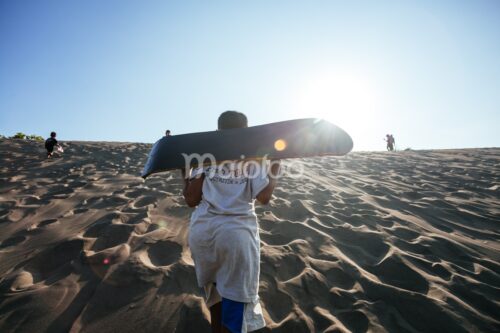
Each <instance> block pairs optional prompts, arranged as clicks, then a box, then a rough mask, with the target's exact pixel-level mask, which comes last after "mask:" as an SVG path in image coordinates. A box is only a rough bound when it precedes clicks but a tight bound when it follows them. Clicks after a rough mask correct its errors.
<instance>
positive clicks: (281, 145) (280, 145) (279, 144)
mask: <svg viewBox="0 0 500 333" xmlns="http://www.w3.org/2000/svg"><path fill="white" fill-rule="evenodd" d="M274 149H276V150H277V151H283V150H285V149H286V141H285V140H282V139H278V140H276V142H274Z"/></svg>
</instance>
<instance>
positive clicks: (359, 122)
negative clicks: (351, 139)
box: [299, 73, 379, 136]
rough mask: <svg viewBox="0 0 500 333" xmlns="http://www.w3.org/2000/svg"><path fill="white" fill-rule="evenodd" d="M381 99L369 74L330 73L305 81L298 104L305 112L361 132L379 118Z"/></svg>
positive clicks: (346, 128) (302, 111)
mask: <svg viewBox="0 0 500 333" xmlns="http://www.w3.org/2000/svg"><path fill="white" fill-rule="evenodd" d="M378 103H379V96H378V93H377V91H376V89H375V86H374V84H373V83H372V82H370V80H369V79H368V78H366V77H364V76H359V75H354V74H339V73H328V74H322V75H321V76H318V77H316V78H313V79H311V80H309V81H307V82H306V84H305V86H304V88H303V89H302V90H301V92H300V103H299V104H300V112H301V115H302V116H307V117H309V116H312V117H318V118H323V119H325V120H328V121H331V122H332V123H334V124H336V125H339V126H340V127H342V128H344V129H345V130H347V131H351V132H353V131H354V132H357V133H356V134H357V135H358V136H359V135H361V136H362V135H363V133H364V131H363V129H367V128H368V127H369V126H372V125H373V123H374V122H375V121H376V118H377V115H376V112H377V108H378ZM352 134H354V133H352Z"/></svg>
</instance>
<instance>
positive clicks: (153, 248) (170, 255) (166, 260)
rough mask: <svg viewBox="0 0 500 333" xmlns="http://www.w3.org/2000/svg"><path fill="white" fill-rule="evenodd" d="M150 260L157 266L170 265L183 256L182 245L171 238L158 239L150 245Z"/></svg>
mask: <svg viewBox="0 0 500 333" xmlns="http://www.w3.org/2000/svg"><path fill="white" fill-rule="evenodd" d="M147 253H148V257H149V260H150V261H151V263H152V264H153V265H155V266H168V265H171V264H173V263H175V262H177V261H178V260H179V259H180V258H181V254H182V245H180V244H179V243H176V242H172V241H169V240H163V241H158V242H156V243H154V244H151V245H149V248H148V250H147Z"/></svg>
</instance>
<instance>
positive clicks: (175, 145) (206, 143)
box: [142, 118, 353, 178]
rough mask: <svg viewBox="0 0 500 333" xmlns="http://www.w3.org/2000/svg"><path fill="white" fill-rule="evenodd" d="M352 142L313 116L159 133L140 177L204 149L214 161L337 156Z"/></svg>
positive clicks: (180, 165) (182, 162) (181, 164)
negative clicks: (177, 132) (186, 132)
mask: <svg viewBox="0 0 500 333" xmlns="http://www.w3.org/2000/svg"><path fill="white" fill-rule="evenodd" d="M279 140H281V141H279ZM283 143H284V144H283ZM352 146H353V142H352V139H351V137H350V136H349V134H347V133H346V132H345V131H344V130H342V129H341V128H340V127H337V126H335V125H333V124H331V123H329V122H327V121H325V120H320V119H315V118H307V119H296V120H288V121H281V122H277V123H271V124H267V125H259V126H252V127H247V128H236V129H226V130H220V131H212V132H200V133H192V134H181V135H173V136H168V137H163V138H162V139H160V140H158V141H157V142H156V143H155V144H154V145H153V148H152V149H151V152H150V153H149V157H148V160H147V162H146V165H145V166H144V170H143V172H142V177H144V178H146V177H147V176H149V175H151V174H153V173H157V172H161V171H168V170H175V169H182V168H184V167H185V166H186V165H185V163H186V162H185V159H184V156H183V155H182V154H183V153H184V154H187V155H191V154H200V155H203V154H207V153H208V154H212V155H213V156H214V157H215V159H216V161H217V162H222V161H227V160H240V159H254V158H263V157H264V156H266V155H267V158H268V159H285V158H300V157H313V156H326V155H332V156H341V155H345V154H347V153H348V152H350V151H351V149H352ZM207 162H208V160H207ZM197 164H198V163H197V161H196V159H192V160H191V163H190V166H191V167H196V166H197Z"/></svg>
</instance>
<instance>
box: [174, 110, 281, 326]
mask: <svg viewBox="0 0 500 333" xmlns="http://www.w3.org/2000/svg"><path fill="white" fill-rule="evenodd" d="M244 127H247V117H246V116H245V115H244V114H243V113H240V112H236V111H226V112H224V113H222V114H221V115H220V117H219V120H218V129H219V130H225V129H230V128H244ZM251 167H254V168H253V169H251ZM279 167H280V165H279V163H277V161H275V162H274V163H272V164H271V167H270V168H269V170H265V172H260V171H258V170H259V169H257V166H255V165H248V169H244V168H246V166H244V165H242V163H239V162H236V161H229V162H227V163H224V164H220V165H214V166H207V167H201V168H196V169H194V170H193V171H192V172H190V170H183V176H184V182H185V185H184V192H183V195H184V199H185V200H186V203H187V205H188V206H190V207H196V210H195V211H194V212H193V214H192V216H191V222H190V225H189V240H188V243H189V247H190V249H191V255H192V257H193V260H194V267H195V271H196V276H197V279H198V284H199V285H200V286H202V287H204V288H205V293H206V304H207V307H208V308H209V309H210V317H211V326H212V332H214V333H215V332H216V333H221V332H231V333H236V332H238V333H239V332H250V331H254V330H257V329H260V328H262V327H264V326H265V322H264V317H263V315H262V308H261V306H260V303H259V296H258V289H259V270H260V269H259V266H260V241H259V226H258V223H257V216H256V215H255V207H254V203H255V200H258V201H259V202H260V203H262V204H267V203H268V202H269V200H270V199H271V196H272V193H273V190H274V187H275V186H276V177H275V176H276V175H277V174H278V172H279ZM245 170H247V172H245ZM255 171H258V174H256V172H255Z"/></svg>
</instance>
